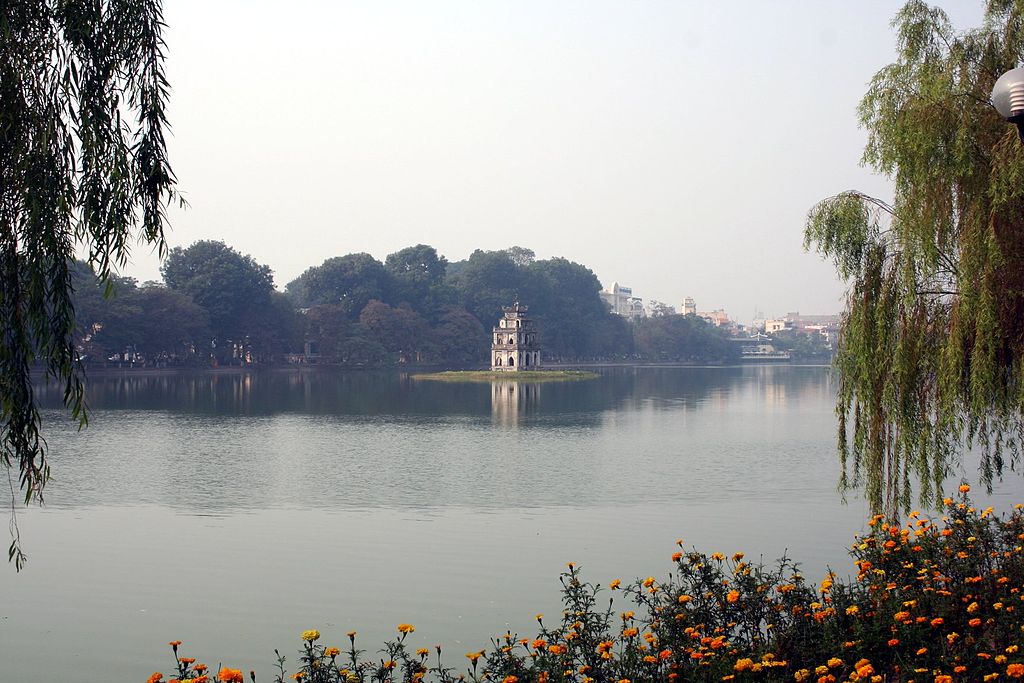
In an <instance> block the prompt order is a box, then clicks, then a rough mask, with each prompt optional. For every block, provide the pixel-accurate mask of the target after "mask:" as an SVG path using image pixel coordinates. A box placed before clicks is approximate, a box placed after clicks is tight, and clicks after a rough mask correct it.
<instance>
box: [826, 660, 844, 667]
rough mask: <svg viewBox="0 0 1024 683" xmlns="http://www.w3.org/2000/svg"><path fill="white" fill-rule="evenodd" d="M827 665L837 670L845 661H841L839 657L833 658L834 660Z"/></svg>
mask: <svg viewBox="0 0 1024 683" xmlns="http://www.w3.org/2000/svg"><path fill="white" fill-rule="evenodd" d="M826 664H828V668H830V669H836V668H838V667H840V666H842V665H843V660H841V659H839V658H838V657H833V658H832V659H830V660H828V661H827V662H826Z"/></svg>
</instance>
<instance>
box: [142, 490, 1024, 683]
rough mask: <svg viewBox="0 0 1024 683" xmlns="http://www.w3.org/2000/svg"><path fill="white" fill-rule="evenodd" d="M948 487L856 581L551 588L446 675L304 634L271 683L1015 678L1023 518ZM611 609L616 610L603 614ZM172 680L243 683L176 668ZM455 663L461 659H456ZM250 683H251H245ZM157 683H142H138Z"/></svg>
mask: <svg viewBox="0 0 1024 683" xmlns="http://www.w3.org/2000/svg"><path fill="white" fill-rule="evenodd" d="M969 490H970V487H968V486H966V485H965V486H961V487H960V495H959V496H958V498H957V499H955V500H954V499H951V498H947V499H946V500H945V501H944V504H945V515H944V516H943V517H942V518H941V519H939V520H931V519H925V518H923V517H922V516H921V515H919V514H918V513H916V512H914V513H911V515H910V516H909V518H908V520H907V522H906V523H905V524H903V525H891V524H888V523H886V522H884V521H883V519H882V518H881V517H880V516H878V517H874V518H873V519H872V520H871V521H870V522H869V524H870V528H869V532H868V533H867V534H865V535H864V536H862V537H858V538H857V539H856V541H855V542H854V544H853V545H852V547H851V549H850V555H851V557H852V558H853V560H854V566H855V568H856V577H855V578H851V579H850V580H849V581H842V580H840V579H839V578H838V577H836V576H835V575H834V574H830V575H828V576H826V577H825V578H824V580H822V581H821V582H820V583H815V582H810V583H809V582H808V581H807V580H806V579H805V578H804V577H803V576H802V575H801V574H800V572H799V567H798V566H797V565H796V564H795V563H794V562H792V561H790V560H789V559H787V558H783V559H782V560H779V561H778V563H777V564H776V565H774V566H771V567H769V566H766V565H763V564H761V563H756V564H755V563H750V562H748V561H746V560H745V559H744V556H743V554H742V553H737V554H735V555H733V556H732V557H726V556H724V555H722V554H720V553H714V554H712V555H705V554H703V553H700V552H697V551H685V550H684V549H683V545H684V544H683V541H681V540H680V541H678V542H677V543H678V546H679V550H678V551H676V552H675V553H674V554H673V555H672V561H673V563H674V568H673V573H671V574H670V575H669V577H668V578H667V579H666V580H665V581H659V580H657V579H656V578H654V577H647V578H645V579H637V580H635V581H634V582H632V583H630V584H628V585H624V584H622V582H621V581H620V580H614V581H612V582H611V583H610V584H608V585H607V586H603V585H597V584H592V583H588V582H586V581H584V580H583V578H582V575H581V572H580V568H579V567H578V566H576V565H575V564H572V563H570V564H569V566H568V568H567V570H566V571H565V572H564V573H563V574H562V575H561V577H560V580H561V583H562V595H563V604H564V611H563V613H562V615H561V617H560V618H559V619H556V620H553V621H550V620H546V619H545V618H544V616H543V615H540V614H538V615H537V633H536V635H535V636H534V637H531V638H521V637H519V636H518V635H517V634H512V633H505V634H503V635H501V636H498V637H496V638H494V639H492V640H491V644H490V646H489V647H486V648H484V649H482V650H480V651H477V652H470V653H467V654H466V655H465V657H466V661H465V662H464V664H463V665H461V666H460V665H449V664H447V663H446V662H445V660H444V657H443V656H442V651H441V647H440V646H437V647H435V648H432V649H418V650H415V651H413V650H412V649H411V648H410V647H407V646H406V642H405V641H406V638H407V636H408V635H409V634H410V633H412V632H413V631H414V630H415V629H414V628H413V626H412V625H410V624H399V626H398V629H397V633H398V635H397V637H396V638H395V639H394V640H392V641H389V642H387V643H385V644H384V647H383V648H382V649H380V650H379V651H377V652H376V653H375V655H374V656H366V652H365V651H363V650H360V649H358V648H357V647H356V633H355V632H350V633H348V634H347V639H348V645H347V647H346V649H345V650H344V651H343V650H342V649H341V648H339V647H337V646H331V645H325V644H323V643H322V642H321V636H320V633H319V631H315V630H310V631H305V632H304V633H303V634H302V640H303V649H302V650H301V651H300V655H299V658H298V670H297V671H295V672H294V673H292V674H289V673H288V671H287V669H286V666H285V665H286V659H285V657H283V656H281V655H280V654H279V655H278V671H277V672H276V677H275V678H274V679H273V680H275V681H277V682H278V683H283V682H284V681H286V680H299V681H304V682H308V683H328V682H330V683H398V682H399V681H401V682H402V683H423V682H424V681H427V680H432V681H437V682H438V683H455V682H456V681H467V682H471V683H483V682H484V681H489V682H491V683H687V682H689V681H796V682H797V683H803V682H814V683H836V682H839V681H871V682H873V683H888V682H890V681H901V682H910V681H913V682H915V683H923V682H925V681H927V682H928V683H953V682H954V681H957V682H959V681H964V682H968V681H969V682H974V681H1004V680H1014V679H1020V678H1024V653H1022V652H1021V643H1022V641H1024V620H1022V619H1021V610H1022V609H1024V602H1022V601H1024V593H1022V589H1024V547H1022V546H1024V513H1022V507H1024V506H1021V505H1018V506H1016V507H1015V508H1014V511H1013V512H1012V513H1010V514H1008V515H1006V516H1003V517H1000V516H997V515H994V514H993V512H992V509H991V508H988V509H985V510H978V509H976V508H974V507H973V506H972V505H971V503H970V500H969V498H968V492H969ZM617 605H624V607H622V606H617ZM171 645H172V647H173V651H174V656H175V665H176V672H175V674H174V676H172V677H170V680H178V681H193V682H194V683H207V682H208V681H211V680H216V681H220V682H224V681H229V682H233V681H241V680H243V676H242V673H241V671H240V670H237V669H221V670H220V671H218V672H217V673H216V674H211V673H209V672H208V670H207V668H206V667H205V666H204V665H202V664H196V663H195V660H193V659H190V658H185V657H180V656H179V654H178V647H179V645H180V643H178V642H177V641H175V642H173V643H171ZM458 659H461V657H460V658H458ZM250 678H251V679H252V680H253V681H256V675H255V673H253V672H250ZM162 680H164V678H163V675H162V674H158V673H155V674H153V676H152V677H150V679H149V683H156V682H157V681H162Z"/></svg>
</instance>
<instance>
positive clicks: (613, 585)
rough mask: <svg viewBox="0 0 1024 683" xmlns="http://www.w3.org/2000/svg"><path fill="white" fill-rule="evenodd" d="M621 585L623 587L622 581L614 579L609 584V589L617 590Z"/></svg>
mask: <svg viewBox="0 0 1024 683" xmlns="http://www.w3.org/2000/svg"><path fill="white" fill-rule="evenodd" d="M621 585H622V581H621V580H620V579H613V580H612V582H611V583H609V584H608V587H609V588H611V589H612V590H617V589H618V587H619V586H621Z"/></svg>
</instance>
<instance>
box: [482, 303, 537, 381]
mask: <svg viewBox="0 0 1024 683" xmlns="http://www.w3.org/2000/svg"><path fill="white" fill-rule="evenodd" d="M502 310H503V311H504V312H505V315H504V316H503V317H502V319H501V320H499V321H498V324H497V325H496V326H495V327H494V332H493V334H492V341H491V370H494V371H495V372H519V371H520V370H538V369H540V344H538V343H537V328H536V327H535V326H534V324H533V321H532V320H530V319H529V318H527V317H526V310H527V308H526V306H523V305H522V304H520V303H519V302H518V301H517V302H515V303H514V304H512V305H511V306H503V307H502Z"/></svg>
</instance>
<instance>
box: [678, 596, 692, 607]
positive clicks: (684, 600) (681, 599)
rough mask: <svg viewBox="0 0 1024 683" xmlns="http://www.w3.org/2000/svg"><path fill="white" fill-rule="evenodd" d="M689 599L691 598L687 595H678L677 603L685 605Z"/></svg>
mask: <svg viewBox="0 0 1024 683" xmlns="http://www.w3.org/2000/svg"><path fill="white" fill-rule="evenodd" d="M691 600H693V598H692V597H690V596H689V595H680V596H679V604H680V605H685V604H686V603H688V602H690V601H691Z"/></svg>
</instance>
